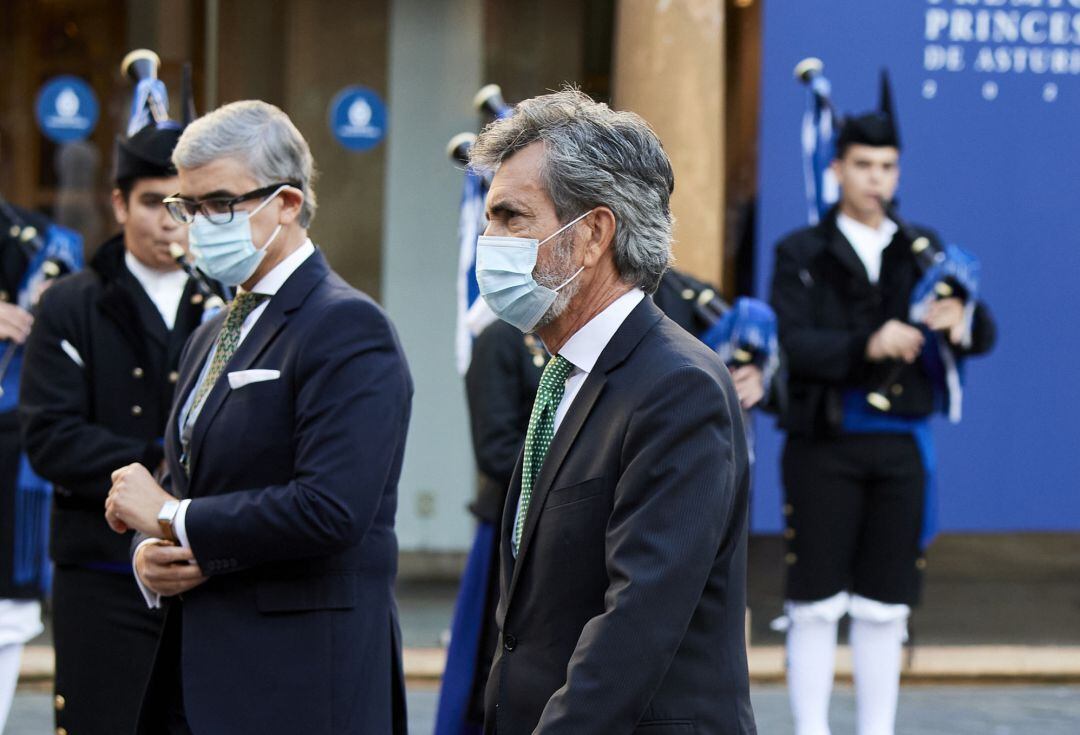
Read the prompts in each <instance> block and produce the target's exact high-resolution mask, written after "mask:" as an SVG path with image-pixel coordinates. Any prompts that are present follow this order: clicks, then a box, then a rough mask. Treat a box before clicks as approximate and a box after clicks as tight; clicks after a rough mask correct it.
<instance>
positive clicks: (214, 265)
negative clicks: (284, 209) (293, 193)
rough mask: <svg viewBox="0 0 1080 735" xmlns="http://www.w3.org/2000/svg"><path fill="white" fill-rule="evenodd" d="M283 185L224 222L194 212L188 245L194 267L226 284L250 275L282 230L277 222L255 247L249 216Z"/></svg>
mask: <svg viewBox="0 0 1080 735" xmlns="http://www.w3.org/2000/svg"><path fill="white" fill-rule="evenodd" d="M285 186H286V185H282V186H280V187H278V189H277V191H275V192H274V193H273V194H271V195H270V196H268V197H267V198H266V199H264V200H263V203H262V204H260V205H259V206H257V207H256V208H255V209H253V210H252V211H250V212H245V211H242V210H241V211H238V212H234V213H233V218H232V221H231V222H229V223H227V224H224V225H215V224H214V223H213V222H211V221H210V220H208V219H206V217H204V216H203V215H201V214H197V215H195V221H194V222H192V223H191V225H190V226H189V227H188V244H189V245H190V246H191V252H192V253H193V254H194V255H195V267H197V268H198V269H199V270H201V271H202V272H203V273H205V274H206V275H207V276H209V277H210V278H213V279H214V280H215V281H221V282H222V283H224V284H225V285H227V286H239V285H240V284H241V283H244V282H246V281H247V279H249V278H251V275H252V274H253V273H254V272H255V270H256V269H257V268H258V267H259V263H261V262H262V261H263V258H265V257H266V248H267V247H269V245H270V243H272V242H273V241H274V238H276V237H277V236H278V233H279V232H281V225H278V226H277V227H275V228H274V232H273V233H272V234H271V235H270V237H269V239H267V241H266V242H264V243H263V244H262V247H258V248H256V247H255V243H254V242H252V240H251V218H252V217H253V216H255V215H256V214H257V213H258V212H259V210H261V209H262V208H263V207H265V206H266V205H267V204H269V203H270V202H272V201H273V200H274V197H276V196H277V195H278V194H280V193H281V190H282V189H284V188H285Z"/></svg>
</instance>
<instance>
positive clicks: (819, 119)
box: [802, 73, 840, 225]
mask: <svg viewBox="0 0 1080 735" xmlns="http://www.w3.org/2000/svg"><path fill="white" fill-rule="evenodd" d="M806 94H807V98H806V113H805V114H804V115H803V123H802V152H803V177H804V178H805V180H806V204H807V218H808V219H809V222H810V224H812V225H816V224H817V223H818V222H819V221H820V220H821V218H822V217H823V216H825V213H826V212H828V211H829V209H830V208H831V207H832V206H833V204H835V203H836V202H837V200H838V199H839V198H840V188H839V186H838V185H837V183H836V176H834V175H833V172H832V168H831V167H830V165H831V164H832V161H833V156H834V155H835V151H836V134H837V123H838V121H837V120H835V119H834V115H833V108H832V103H831V101H830V99H829V96H830V95H831V94H832V88H831V86H830V84H829V80H828V79H826V78H825V77H823V76H822V75H821V74H820V73H817V74H814V75H813V77H812V78H811V79H810V80H809V84H808V87H807V93H806Z"/></svg>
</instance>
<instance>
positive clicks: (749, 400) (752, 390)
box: [731, 365, 765, 411]
mask: <svg viewBox="0 0 1080 735" xmlns="http://www.w3.org/2000/svg"><path fill="white" fill-rule="evenodd" d="M731 379H732V380H734V381H735V395H737V396H738V397H739V405H741V406H742V407H743V410H746V411H749V410H750V409H751V408H753V407H754V406H756V405H757V404H758V402H759V401H760V400H761V399H762V398H763V397H764V396H765V376H764V374H763V373H762V372H761V368H759V367H757V366H756V365H741V366H739V367H737V368H735V369H734V370H732V371H731Z"/></svg>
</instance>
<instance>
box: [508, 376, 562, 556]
mask: <svg viewBox="0 0 1080 735" xmlns="http://www.w3.org/2000/svg"><path fill="white" fill-rule="evenodd" d="M573 369H574V366H573V365H572V364H571V363H570V361H569V360H567V359H566V358H565V357H563V356H562V355H555V357H553V358H552V359H551V361H550V362H548V364H547V365H546V366H545V367H544V372H543V374H542V375H541V376H540V387H539V388H538V389H537V391H536V400H535V401H534V402H533V407H532V414H531V415H530V416H529V429H528V431H527V432H526V433H525V459H524V462H523V464H522V467H521V501H520V502H519V503H518V513H517V517H516V518H515V519H514V535H513V537H512V539H511V540H512V543H513V545H514V556H517V554H518V548H519V547H520V546H521V534H522V532H523V531H524V529H525V518H526V516H528V514H529V501H530V500H532V490H533V482H535V481H536V476H537V475H539V474H540V468H541V467H542V466H543V465H544V458H545V457H546V456H547V453H548V448H549V447H550V446H551V440H552V439H554V438H555V412H556V411H557V410H558V408H559V402H560V401H562V397H563V392H564V391H565V390H566V378H567V377H568V376H569V375H570V371H571V370H573Z"/></svg>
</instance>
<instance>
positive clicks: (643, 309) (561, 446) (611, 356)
mask: <svg viewBox="0 0 1080 735" xmlns="http://www.w3.org/2000/svg"><path fill="white" fill-rule="evenodd" d="M662 318H663V313H662V312H661V311H660V309H658V308H657V307H656V305H655V304H654V303H653V300H652V298H650V297H646V298H644V299H642V300H641V303H639V304H638V305H637V306H635V307H634V310H633V311H631V312H630V314H629V315H628V316H627V317H626V319H625V320H624V321H623V323H622V325H620V326H619V328H618V330H616V332H615V334H614V335H613V336H612V338H611V340H610V341H609V342H608V344H607V346H606V347H604V350H603V351H602V352H601V353H600V357H599V358H598V359H597V361H596V364H595V365H594V366H593V369H592V372H590V373H589V376H588V377H587V378H586V379H585V383H584V384H583V385H582V386H581V390H579V391H578V394H577V395H576V396H575V397H574V402H573V403H571V404H570V410H569V411H567V413H566V416H565V417H564V418H563V421H562V423H561V424H559V430H558V431H556V432H555V437H554V438H553V439H552V441H551V446H550V447H549V448H548V453H547V456H546V457H545V458H544V464H543V465H542V466H541V467H540V472H539V473H538V474H537V476H536V481H535V483H534V484H533V493H532V499H531V500H530V501H529V513H528V515H527V516H526V517H525V527H524V528H523V529H522V534H521V547H520V549H519V550H518V556H517V561H516V563H513V569H512V573H511V575H510V584H509V587H508V589H507V600H510V599H512V597H513V594H514V588H515V587H516V586H517V582H518V579H519V578H520V576H521V570H522V568H523V567H524V561H525V557H526V555H527V554H528V552H529V546H530V542H531V541H532V537H533V535H534V534H535V529H536V526H537V525H538V524H539V523H540V516H541V515H542V514H543V509H544V503H545V501H546V500H547V495H548V492H549V491H550V490H551V486H552V484H553V483H554V481H555V477H556V476H557V475H558V473H559V469H560V468H561V467H562V465H563V462H564V461H565V460H566V457H567V455H568V454H569V452H570V449H571V448H572V447H573V446H574V442H575V440H576V439H577V437H578V434H579V433H580V432H581V428H582V426H584V424H585V419H586V418H588V416H589V414H590V413H591V412H592V410H593V407H594V406H595V405H596V402H597V400H598V399H599V398H600V395H601V394H602V393H603V391H604V386H605V385H606V383H607V376H608V373H610V372H611V371H612V370H614V369H615V368H616V367H618V366H619V365H620V364H622V362H623V361H624V360H625V359H626V358H627V357H628V356H629V355H630V353H631V352H633V350H634V348H635V347H637V345H638V343H639V342H641V339H642V337H644V336H645V334H646V333H647V332H648V331H649V330H650V329H652V328H653V326H655V325H656V323H657V322H658V321H660V320H661V319H662ZM510 487H511V490H512V491H516V495H520V492H521V458H520V457H519V458H518V466H517V469H516V470H515V472H514V479H513V480H512V481H511V485H510ZM512 494H514V493H513V492H512ZM516 495H515V498H514V499H513V508H511V507H510V503H511V499H510V498H508V499H507V509H506V512H505V513H504V514H503V515H504V522H503V526H504V530H505V529H506V526H507V522H506V521H507V519H509V527H510V528H512V527H513V523H514V515H515V513H516V511H517V497H516ZM507 533H509V532H508V531H507ZM503 541H504V543H505V544H506V547H507V554H506V556H507V557H510V549H509V537H508V535H507V536H504V538H503Z"/></svg>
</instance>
